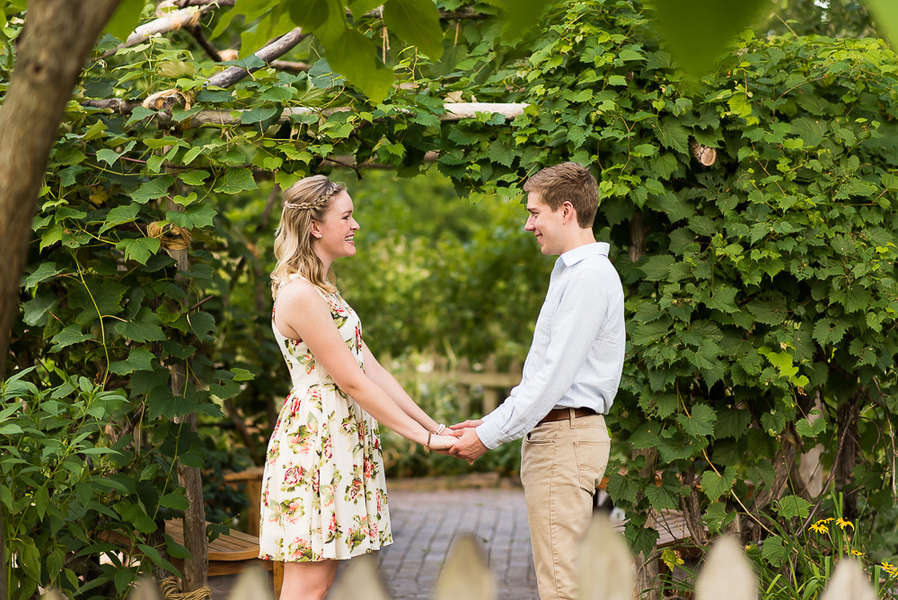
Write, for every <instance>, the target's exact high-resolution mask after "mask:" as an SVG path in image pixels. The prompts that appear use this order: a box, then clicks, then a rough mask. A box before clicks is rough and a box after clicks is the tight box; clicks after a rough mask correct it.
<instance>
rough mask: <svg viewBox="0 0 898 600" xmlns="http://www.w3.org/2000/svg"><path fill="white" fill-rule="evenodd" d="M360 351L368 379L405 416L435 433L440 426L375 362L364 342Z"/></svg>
mask: <svg viewBox="0 0 898 600" xmlns="http://www.w3.org/2000/svg"><path fill="white" fill-rule="evenodd" d="M362 351H363V352H364V353H365V370H366V371H367V372H368V377H370V378H371V379H372V380H373V381H374V383H376V384H377V385H378V386H379V387H380V388H381V389H382V390H383V391H385V392H386V393H387V394H388V395H389V396H390V398H392V399H393V401H394V402H395V403H396V404H398V405H399V408H401V409H402V410H403V411H404V412H405V414H407V415H408V416H410V417H411V418H413V419H414V420H415V421H417V422H418V423H420V424H421V426H422V427H424V428H425V429H427V430H428V431H436V430H437V429H438V428H439V426H440V424H439V423H437V422H436V421H434V420H433V419H432V418H431V417H430V415H428V414H427V413H426V412H424V410H422V409H421V407H420V406H418V404H417V403H416V402H415V401H414V400H413V399H412V397H411V396H409V395H408V393H406V391H405V390H404V389H403V388H402V385H400V384H399V382H398V381H396V378H395V377H393V376H392V375H391V374H390V372H389V371H387V370H386V369H385V368H384V367H383V365H381V364H380V363H379V362H378V361H377V359H376V358H375V357H374V354H373V353H372V352H371V350H370V349H369V348H368V345H367V344H365V343H364V342H362Z"/></svg>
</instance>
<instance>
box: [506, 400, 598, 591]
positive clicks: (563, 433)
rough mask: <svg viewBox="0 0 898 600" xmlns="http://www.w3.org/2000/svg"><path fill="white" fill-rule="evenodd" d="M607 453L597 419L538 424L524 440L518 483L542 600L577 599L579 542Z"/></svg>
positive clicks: (588, 418)
mask: <svg viewBox="0 0 898 600" xmlns="http://www.w3.org/2000/svg"><path fill="white" fill-rule="evenodd" d="M610 448H611V440H610V438H609V436H608V430H607V429H606V427H605V418H604V417H602V415H589V416H585V417H580V418H575V417H573V415H572V416H571V417H570V418H568V419H564V420H561V421H550V422H546V423H540V424H538V425H537V426H536V427H534V428H533V429H532V430H531V431H530V433H528V434H527V435H526V436H525V437H524V441H523V446H522V449H521V481H522V482H523V484H524V497H525V499H526V501H527V519H528V521H529V522H530V540H531V543H532V545H533V563H534V566H535V568H536V581H537V585H538V586H539V597H540V599H541V600H574V599H576V598H577V587H578V586H577V578H578V574H577V557H578V556H579V553H580V541H581V539H582V538H583V536H584V535H585V534H586V529H587V528H588V526H589V523H590V520H591V518H592V509H593V496H594V495H595V493H596V488H597V487H598V485H599V483H601V481H602V477H603V475H604V474H605V467H606V466H607V465H608V454H609V450H610Z"/></svg>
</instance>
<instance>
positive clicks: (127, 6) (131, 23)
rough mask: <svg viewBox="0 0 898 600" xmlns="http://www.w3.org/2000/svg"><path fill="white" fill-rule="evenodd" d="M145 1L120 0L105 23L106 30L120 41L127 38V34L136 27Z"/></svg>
mask: <svg viewBox="0 0 898 600" xmlns="http://www.w3.org/2000/svg"><path fill="white" fill-rule="evenodd" d="M146 3H147V2H146V0H121V2H120V3H119V5H118V8H116V9H115V12H114V13H112V17H111V18H110V19H109V22H108V23H106V32H107V33H110V34H112V35H114V36H115V37H117V38H118V39H120V40H122V41H125V40H126V39H128V36H129V35H131V33H132V32H133V31H134V30H135V29H136V28H137V24H138V23H139V22H140V13H141V12H142V11H143V7H144V6H145V5H146Z"/></svg>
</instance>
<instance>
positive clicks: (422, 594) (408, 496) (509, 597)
mask: <svg viewBox="0 0 898 600" xmlns="http://www.w3.org/2000/svg"><path fill="white" fill-rule="evenodd" d="M387 491H388V492H389V495H390V516H391V519H392V524H393V544H392V545H390V546H388V547H386V548H385V549H384V550H381V551H380V552H378V553H377V555H376V556H377V560H378V571H379V573H380V576H381V579H382V580H383V582H384V586H385V587H386V589H387V591H388V592H389V594H390V596H391V598H393V600H430V599H431V598H433V586H434V583H435V582H436V580H437V578H438V577H439V575H440V569H441V568H442V565H443V562H444V561H445V560H446V556H447V553H448V551H449V549H450V548H451V547H452V543H453V541H454V540H455V539H456V538H458V537H459V536H461V535H464V534H471V535H473V536H474V537H475V539H476V540H477V541H478V542H479V544H480V546H481V548H482V549H483V551H484V554H485V555H486V557H487V560H488V563H489V567H490V570H491V571H492V572H493V575H494V576H495V578H496V579H495V582H496V591H497V600H539V594H538V593H537V590H536V576H535V575H534V572H533V558H532V555H531V552H530V532H529V531H528V527H527V509H526V505H525V504H524V492H523V490H522V489H521V487H520V483H519V482H518V481H515V480H506V479H502V480H500V479H499V477H498V476H496V475H495V474H490V473H486V474H472V475H468V476H461V477H445V478H443V477H438V478H427V479H409V480H389V481H388V482H387ZM342 570H343V567H342V566H341V568H340V569H339V570H338V571H337V583H339V581H340V575H341V572H342ZM236 578H237V576H230V575H229V576H222V577H214V578H212V580H210V582H209V585H210V587H211V588H212V599H213V600H231V599H230V592H231V590H232V588H233V585H234V583H235V581H236Z"/></svg>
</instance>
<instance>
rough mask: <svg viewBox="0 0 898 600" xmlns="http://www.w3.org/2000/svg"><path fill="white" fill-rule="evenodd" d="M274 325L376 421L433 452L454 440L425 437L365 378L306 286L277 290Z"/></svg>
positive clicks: (298, 283) (298, 284)
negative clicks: (300, 344) (304, 347)
mask: <svg viewBox="0 0 898 600" xmlns="http://www.w3.org/2000/svg"><path fill="white" fill-rule="evenodd" d="M275 325H276V326H277V328H278V330H279V331H280V332H281V333H283V334H290V335H287V337H291V338H294V339H301V340H303V341H304V342H305V343H306V345H307V346H308V347H309V350H310V351H311V352H312V354H313V355H314V356H315V360H316V361H317V362H318V363H319V364H320V365H321V366H322V367H324V369H325V370H326V371H327V372H328V373H330V375H331V377H332V378H333V379H334V383H336V384H337V386H338V387H339V388H340V389H341V390H343V392H344V393H346V394H347V395H349V396H350V397H352V399H353V400H355V401H356V402H358V403H359V406H361V407H362V408H363V409H365V411H367V412H368V414H370V415H371V416H372V417H374V418H375V419H376V420H377V421H378V422H380V423H382V424H384V425H386V426H387V427H389V428H390V429H392V430H393V431H395V432H396V433H398V434H400V435H402V436H403V437H406V438H408V439H410V440H412V441H413V442H416V443H418V444H421V445H425V444H427V440H428V438H429V439H430V447H431V448H433V449H435V450H439V449H446V448H449V447H450V446H452V444H453V443H454V441H455V438H453V437H451V436H435V435H431V434H429V432H428V430H427V429H426V428H425V427H424V426H422V425H421V424H420V423H418V422H416V421H415V420H414V419H412V418H411V417H410V416H409V415H407V414H406V413H405V411H403V410H402V409H401V408H400V407H399V406H398V405H397V404H396V402H394V401H393V399H392V398H390V396H389V395H388V394H387V393H386V392H385V391H384V390H383V389H381V388H380V386H378V385H377V384H376V383H375V382H374V380H372V379H371V378H370V377H368V376H366V375H365V373H364V372H363V371H362V370H361V369H360V368H359V365H358V362H357V361H356V358H355V357H354V356H353V355H352V352H350V351H349V348H347V347H346V344H345V343H344V341H343V337H342V336H341V335H340V332H339V330H338V329H337V326H336V325H335V324H334V321H333V319H332V318H331V312H330V307H329V306H328V304H327V302H326V301H325V300H324V298H322V297H321V295H320V294H319V293H318V291H317V290H316V289H315V288H314V287H313V286H312V285H311V284H310V283H308V282H305V281H294V282H292V283H290V284H289V285H285V286H284V287H283V288H281V291H280V292H279V294H278V299H277V311H276V312H275Z"/></svg>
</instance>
